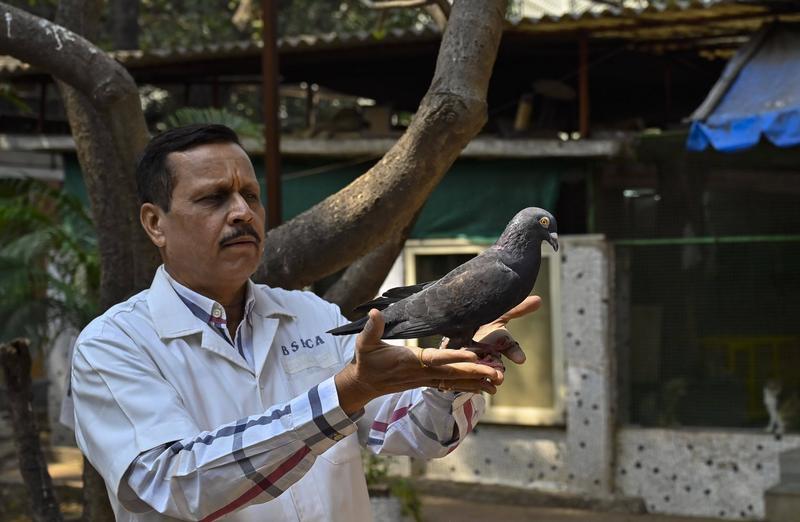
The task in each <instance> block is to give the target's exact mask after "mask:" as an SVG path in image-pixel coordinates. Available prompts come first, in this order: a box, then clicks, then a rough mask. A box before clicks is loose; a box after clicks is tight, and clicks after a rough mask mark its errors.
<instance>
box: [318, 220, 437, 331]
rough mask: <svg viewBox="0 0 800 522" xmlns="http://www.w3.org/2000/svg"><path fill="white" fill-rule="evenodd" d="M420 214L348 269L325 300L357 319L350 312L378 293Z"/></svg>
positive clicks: (329, 291) (350, 317) (326, 293)
mask: <svg viewBox="0 0 800 522" xmlns="http://www.w3.org/2000/svg"><path fill="white" fill-rule="evenodd" d="M421 210H422V209H420V211H421ZM419 214H420V212H417V214H416V215H415V216H414V218H413V219H412V220H411V222H410V223H408V225H406V226H405V228H403V229H402V230H400V231H399V232H397V233H396V234H395V235H394V237H392V238H390V239H389V240H388V241H386V242H385V243H383V244H382V245H380V246H379V247H378V248H376V249H374V250H372V251H371V252H370V253H369V254H367V255H365V256H364V257H362V258H361V259H359V260H358V261H356V262H355V263H353V264H352V265H350V266H349V267H347V270H345V272H344V274H342V276H341V277H340V278H339V280H338V281H336V283H334V284H333V286H331V287H330V288H329V289H328V291H327V292H325V295H324V298H325V300H326V301H330V302H331V303H336V304H337V305H339V308H341V309H342V313H344V315H345V316H347V317H348V318H349V319H351V320H353V319H356V316H355V315H354V314H353V313H352V310H353V308H355V307H356V306H358V305H360V304H361V303H364V302H366V301H369V300H370V299H372V298H373V297H375V294H377V293H378V289H379V288H380V287H381V284H382V283H383V281H384V280H385V279H386V274H388V273H389V270H391V269H392V265H394V262H395V260H396V259H397V256H399V255H400V252H402V251H403V246H405V243H406V240H407V239H408V236H409V235H410V234H411V229H413V228H414V223H416V221H417V217H419Z"/></svg>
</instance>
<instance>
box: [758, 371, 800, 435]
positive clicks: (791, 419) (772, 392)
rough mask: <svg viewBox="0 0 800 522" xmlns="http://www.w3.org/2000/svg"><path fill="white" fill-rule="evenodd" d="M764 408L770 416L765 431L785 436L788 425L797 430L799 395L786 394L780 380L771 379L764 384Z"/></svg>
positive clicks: (799, 406)
mask: <svg viewBox="0 0 800 522" xmlns="http://www.w3.org/2000/svg"><path fill="white" fill-rule="evenodd" d="M764 406H766V408H767V413H768V414H769V423H768V424H767V427H766V428H765V429H764V431H767V432H769V433H774V434H775V435H783V434H784V433H785V432H786V428H787V425H788V428H789V429H793V428H796V427H797V426H796V423H797V421H798V418H800V397H799V396H798V395H797V393H796V392H795V393H791V394H788V393H785V392H784V390H783V383H782V382H781V381H780V379H769V380H768V381H767V382H766V383H765V384H764Z"/></svg>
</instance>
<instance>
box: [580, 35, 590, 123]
mask: <svg viewBox="0 0 800 522" xmlns="http://www.w3.org/2000/svg"><path fill="white" fill-rule="evenodd" d="M578 132H580V133H581V138H588V137H589V37H588V36H587V35H585V34H582V35H581V36H580V40H579V41H578Z"/></svg>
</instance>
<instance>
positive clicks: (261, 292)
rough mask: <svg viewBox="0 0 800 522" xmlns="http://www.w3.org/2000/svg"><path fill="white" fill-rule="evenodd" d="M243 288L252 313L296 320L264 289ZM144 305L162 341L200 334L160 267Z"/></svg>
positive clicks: (200, 324)
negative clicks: (251, 297) (251, 304)
mask: <svg viewBox="0 0 800 522" xmlns="http://www.w3.org/2000/svg"><path fill="white" fill-rule="evenodd" d="M247 284H248V285H249V288H248V292H249V293H251V295H252V296H253V297H254V304H253V308H252V313H254V314H257V315H260V316H262V317H272V316H284V317H287V318H295V317H296V315H295V314H294V313H292V312H291V311H290V310H289V309H288V308H286V307H285V306H284V305H283V303H281V301H280V299H278V298H276V297H275V296H273V295H271V293H272V292H271V289H270V288H269V287H268V286H265V285H256V284H254V283H253V282H252V281H249V280H248V282H247ZM147 305H148V307H149V308H150V316H151V317H152V320H153V324H154V325H155V329H156V332H157V333H158V336H159V337H160V338H162V339H171V338H176V337H184V336H187V335H192V334H196V333H198V332H201V331H202V330H203V322H202V321H201V320H200V319H198V318H197V317H196V316H195V315H194V314H193V313H192V311H191V310H189V308H188V307H187V306H186V305H185V304H184V302H183V301H182V300H181V298H180V297H179V296H178V294H177V293H176V292H175V289H174V288H173V287H172V285H171V284H170V282H169V280H168V275H167V272H166V270H165V268H164V265H161V266H160V267H158V270H156V275H155V277H153V283H152V284H151V285H150V291H149V292H148V294H147Z"/></svg>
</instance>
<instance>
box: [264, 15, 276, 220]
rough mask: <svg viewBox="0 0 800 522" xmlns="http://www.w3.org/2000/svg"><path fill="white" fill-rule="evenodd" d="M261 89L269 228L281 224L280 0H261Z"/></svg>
mask: <svg viewBox="0 0 800 522" xmlns="http://www.w3.org/2000/svg"><path fill="white" fill-rule="evenodd" d="M261 21H262V29H261V37H262V41H263V48H262V51H261V90H262V93H263V96H264V171H265V174H266V185H267V229H268V230H269V229H271V228H275V227H277V226H278V225H280V224H281V163H280V162H281V158H280V119H279V118H278V85H279V84H280V69H279V67H278V0H261Z"/></svg>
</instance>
